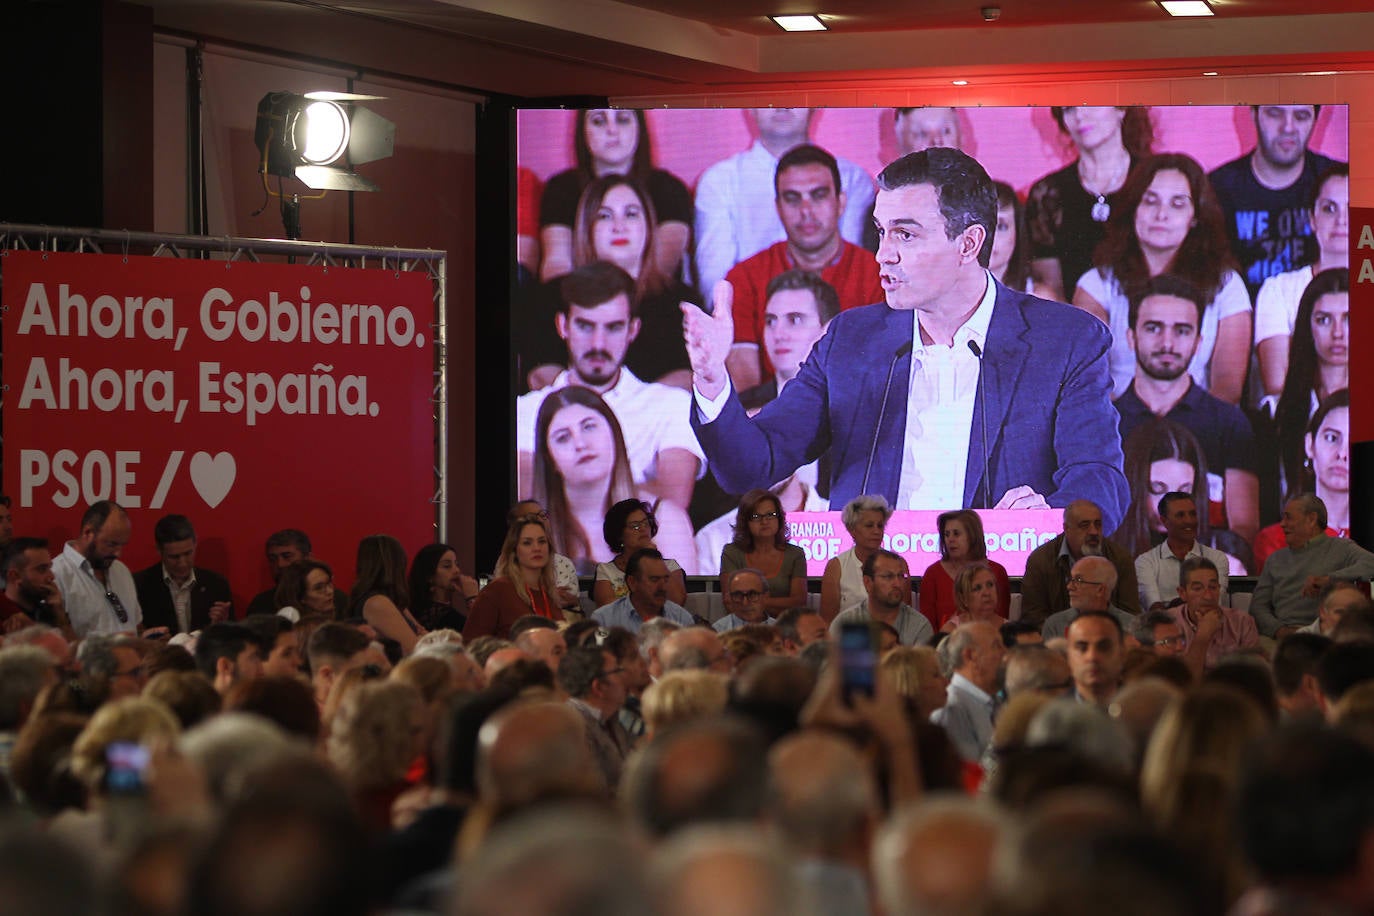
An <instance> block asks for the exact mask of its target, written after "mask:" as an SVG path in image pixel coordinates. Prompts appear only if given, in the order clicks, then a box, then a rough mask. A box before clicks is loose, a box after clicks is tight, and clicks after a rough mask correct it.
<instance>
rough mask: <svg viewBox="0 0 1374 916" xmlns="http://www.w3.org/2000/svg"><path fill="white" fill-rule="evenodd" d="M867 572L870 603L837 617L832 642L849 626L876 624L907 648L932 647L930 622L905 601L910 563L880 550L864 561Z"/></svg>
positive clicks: (865, 579)
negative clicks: (895, 634) (908, 565)
mask: <svg viewBox="0 0 1374 916" xmlns="http://www.w3.org/2000/svg"><path fill="white" fill-rule="evenodd" d="M863 571H864V589H865V590H867V592H868V601H867V602H865V603H864V604H860V605H856V606H855V607H852V608H849V609H848V610H845V611H840V613H838V614H836V615H835V619H834V620H832V621H831V622H830V636H831V638H832V639H839V638H840V630H841V629H843V628H844V625H845V624H847V623H869V622H870V621H874V620H876V621H878V622H879V623H885V624H887V625H888V626H890V627H892V628H893V629H894V630H896V631H897V636H898V638H899V639H900V640H901V643H902V645H904V646H924V645H926V644H928V643H929V642H930V638H931V636H933V635H934V628H933V627H931V625H930V621H929V620H926V618H925V615H923V614H921V612H920V611H917V610H916V609H915V608H914V607H912V606H911V605H909V604H907V603H905V602H904V601H903V600H902V590H903V588H902V587H903V586H904V585H905V584H906V581H907V579H908V578H909V577H908V575H907V569H906V561H905V560H903V559H902V558H901V557H900V556H899V555H897V554H895V553H893V552H892V551H890V550H877V551H875V552H874V553H873V554H872V555H871V556H870V557H869V558H868V559H867V560H865V561H864V565H863ZM998 639H999V640H1000V639H1001V636H1000V635H999V636H998Z"/></svg>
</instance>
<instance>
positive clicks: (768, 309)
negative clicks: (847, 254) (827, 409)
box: [731, 243, 881, 483]
mask: <svg viewBox="0 0 1374 916" xmlns="http://www.w3.org/2000/svg"><path fill="white" fill-rule="evenodd" d="M845 244H848V243H845ZM763 253H764V254H766V252H763ZM742 266H743V265H741V267H742ZM876 276H877V275H876V273H875V274H874V278H875V280H876ZM736 295H738V294H736ZM880 297H881V289H880V290H879V296H876V297H874V298H873V299H872V300H867V299H866V300H865V303H867V302H869V301H873V302H876V301H878V299H879V298H880ZM839 313H840V300H839V295H838V293H836V291H835V288H834V287H833V286H831V285H830V284H829V283H827V282H826V281H825V280H823V279H821V277H819V276H816V275H815V274H811V273H807V272H806V271H804V270H801V269H799V268H793V269H791V270H786V271H783V272H782V273H779V274H777V275H775V276H774V277H773V278H772V279H771V280H769V281H768V285H767V286H766V287H764V290H763V305H762V318H761V320H762V328H763V330H762V331H761V332H760V333H761V341H762V345H763V352H762V354H761V358H760V355H759V354H757V353H755V354H752V355H751V354H750V353H749V351H750V349H751V348H750V347H749V346H748V345H747V344H744V345H737V346H736V349H735V351H734V353H735V354H736V355H737V356H738V358H737V360H736V363H737V364H741V363H742V364H743V365H744V368H743V369H742V371H741V373H740V375H741V381H740V382H737V384H742V383H743V382H744V381H747V380H748V379H747V375H748V373H750V372H752V371H755V370H754V367H755V366H756V365H759V364H760V363H761V364H762V365H764V366H771V367H772V376H771V377H769V378H765V379H764V380H763V381H761V382H759V383H758V384H756V385H754V386H752V387H749V388H741V389H740V395H739V398H740V403H741V404H742V405H743V406H744V409H745V410H746V411H750V412H757V411H759V410H761V409H763V407H764V405H766V404H767V403H769V402H770V401H773V400H775V399H776V398H777V396H778V394H779V393H780V392H781V391H782V390H783V388H784V387H785V386H786V385H787V383H788V382H790V381H792V379H794V378H796V377H797V373H798V372H799V371H800V370H801V365H802V363H804V362H806V358H807V357H808V356H810V355H811V348H812V347H813V346H815V344H816V341H818V340H820V339H821V337H822V336H823V335H824V334H825V332H826V329H827V328H829V327H830V320H831V319H832V318H834V317H835V316H836V315H838V314H839ZM731 378H732V379H733V378H734V376H733V375H732V376H731ZM818 474H819V465H818V464H817V463H815V462H813V463H812V464H809V465H807V466H806V467H804V468H800V469H799V470H798V471H797V475H798V476H801V477H805V478H806V480H807V482H808V483H814V482H815V479H816V478H817V477H818Z"/></svg>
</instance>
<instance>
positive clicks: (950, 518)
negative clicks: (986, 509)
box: [921, 509, 1011, 630]
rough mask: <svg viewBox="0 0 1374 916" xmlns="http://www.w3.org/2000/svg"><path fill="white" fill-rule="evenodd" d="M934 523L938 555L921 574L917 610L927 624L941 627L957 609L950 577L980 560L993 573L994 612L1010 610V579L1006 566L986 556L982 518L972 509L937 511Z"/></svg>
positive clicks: (956, 575)
mask: <svg viewBox="0 0 1374 916" xmlns="http://www.w3.org/2000/svg"><path fill="white" fill-rule="evenodd" d="M936 527H938V528H939V531H940V559H939V560H937V561H935V562H934V563H932V564H930V566H928V567H926V571H925V572H924V573H922V574H921V613H922V614H925V615H926V619H927V620H929V621H930V623H931V626H933V627H935V628H936V629H937V630H938V629H942V628H943V627H944V625H945V624H946V623H947V622H948V621H949V619H950V618H951V617H953V616H954V615H955V614H956V613H959V607H958V605H959V597H958V595H957V594H956V589H955V585H954V580H955V579H956V578H958V576H959V573H960V572H961V571H963V570H964V569H965V568H966V567H968V566H970V565H972V564H974V563H982V564H983V565H984V567H985V568H987V569H988V570H990V571H991V572H992V574H993V577H994V581H993V594H994V597H995V598H996V601H997V603H996V608H995V610H994V613H995V614H996V616H998V617H1001V618H1002V619H1003V620H1005V619H1006V618H1007V617H1008V615H1009V614H1010V611H1011V583H1010V581H1009V580H1008V579H1007V569H1006V567H1005V566H1003V565H1002V564H1001V563H998V562H997V561H996V560H989V559H988V545H987V541H986V539H985V536H984V534H983V520H982V518H981V517H980V516H979V515H978V513H977V512H974V511H973V510H972V509H958V510H955V511H953V512H941V513H940V517H939V518H938V519H937V520H936Z"/></svg>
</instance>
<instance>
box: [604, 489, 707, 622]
mask: <svg viewBox="0 0 1374 916" xmlns="http://www.w3.org/2000/svg"><path fill="white" fill-rule="evenodd" d="M674 510H675V511H678V512H680V511H681V510H680V509H676V507H674ZM674 510H670V511H674ZM601 533H602V535H603V536H604V537H605V539H606V546H607V547H609V548H611V550H614V551H615V557H613V558H612V559H611V560H610V561H609V562H606V563H598V564H597V567H596V582H594V583H593V584H592V600H593V601H595V602H596V606H597V607H602V606H604V605H607V604H610V603H611V602H612V601H614V600H615V599H617V598H623V597H624V596H625V595H628V594H629V593H630V587H629V586H628V585H626V584H625V567H626V565H627V564H628V563H629V562H630V556H631V555H632V554H634V553H635V552H636V551H639V550H644V549H646V548H649V549H653V550H657V549H658V545H657V544H655V543H654V538H655V537H657V536H658V519H657V518H656V517H655V516H654V512H653V510H652V507H650V505H649V504H648V503H646V502H644V501H643V500H639V499H622V500H621V501H620V502H618V503H616V504H615V505H614V506H611V508H610V510H609V511H607V513H606V523H605V524H604V525H603V526H602V528H601ZM687 533H688V534H690V533H691V530H690V528H689V529H688V532H687ZM689 556H690V554H689ZM663 562H664V563H666V564H667V566H668V572H669V574H670V575H671V576H672V578H671V579H669V580H668V600H669V601H671V602H673V603H674V604H686V603H687V575H686V573H684V572H683V570H682V567H681V566H680V565H679V564H678V562H677V560H673V559H670V558H668V557H664V558H663Z"/></svg>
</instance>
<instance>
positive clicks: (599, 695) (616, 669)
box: [558, 646, 630, 792]
mask: <svg viewBox="0 0 1374 916" xmlns="http://www.w3.org/2000/svg"><path fill="white" fill-rule="evenodd" d="M624 673H625V669H624V668H623V667H622V666H621V664H620V662H618V661H616V657H615V655H614V653H612V652H611V651H610V650H608V649H603V648H599V647H596V646H577V647H576V648H572V649H569V650H568V652H567V654H566V655H564V656H563V661H562V662H560V663H559V665H558V686H559V687H561V688H562V689H563V692H564V693H566V694H567V695H568V706H570V707H571V708H572V709H573V710H574V711H575V712H576V713H577V714H578V715H580V716H581V717H582V722H583V725H584V727H585V730H586V737H587V746H588V747H589V748H590V749H591V751H592V756H593V757H594V758H595V759H596V762H597V764H598V765H599V766H600V768H601V773H602V775H603V776H604V777H605V779H606V786H607V788H609V789H610V790H611V791H612V792H614V791H615V787H616V786H617V785H619V783H620V771H621V769H622V768H623V767H624V764H625V755H626V754H627V753H628V752H629V750H630V738H629V735H627V734H626V733H625V729H624V727H623V726H621V724H620V718H619V713H620V708H621V707H622V706H624V705H625V696H626V687H625V677H624Z"/></svg>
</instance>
